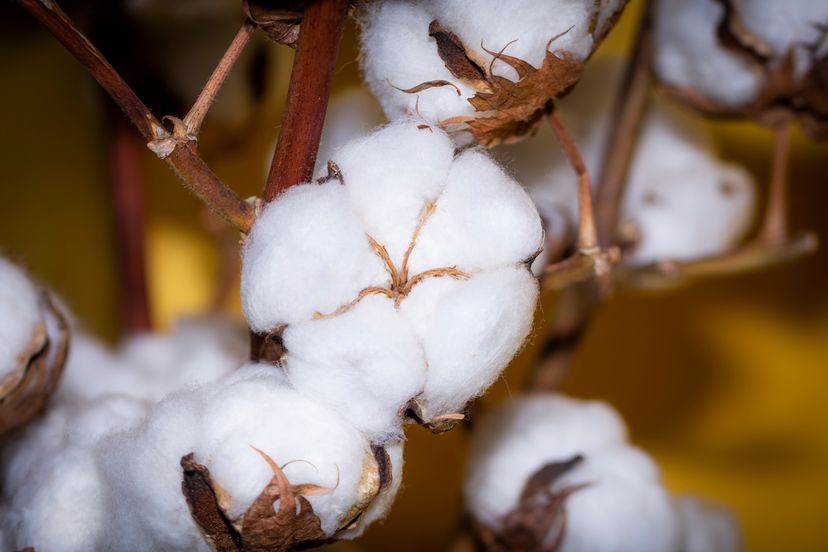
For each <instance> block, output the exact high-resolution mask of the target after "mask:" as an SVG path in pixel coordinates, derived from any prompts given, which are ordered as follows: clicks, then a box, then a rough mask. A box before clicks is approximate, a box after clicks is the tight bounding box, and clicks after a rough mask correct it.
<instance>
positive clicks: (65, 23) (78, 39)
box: [18, 0, 255, 232]
mask: <svg viewBox="0 0 828 552" xmlns="http://www.w3.org/2000/svg"><path fill="white" fill-rule="evenodd" d="M18 1H19V2H20V5H21V6H23V8H24V9H26V10H27V11H28V12H29V13H30V14H31V15H32V16H33V17H34V18H35V19H37V20H38V21H39V22H40V23H41V24H42V25H43V26H44V27H45V28H46V29H47V30H48V31H49V32H51V33H52V35H54V36H55V38H56V39H57V40H58V41H59V42H60V43H61V44H62V45H63V46H64V47H65V48H66V49H67V50H68V51H69V53H70V54H72V56H74V57H75V59H77V60H78V61H79V62H80V63H81V64H82V65H83V66H84V67H85V68H86V70H87V71H88V72H89V74H90V75H92V77H94V78H95V80H96V81H98V83H99V84H100V85H101V86H102V87H103V89H104V90H106V92H107V94H109V95H110V96H111V97H112V99H113V100H114V101H115V103H116V104H117V105H118V106H119V107H120V108H121V109H122V110H123V111H124V113H126V115H127V117H129V119H130V121H132V124H134V125H135V126H136V127H137V128H138V130H139V131H140V132H141V135H142V136H143V137H144V139H145V140H147V141H148V142H149V143H150V144H153V145H157V144H159V143H163V142H168V143H169V144H170V146H169V148H167V149H165V150H163V151H161V150H159V149H158V148H157V147H153V148H151V149H153V151H156V153H159V157H161V158H162V159H164V160H165V161H166V162H167V164H169V165H170V166H171V167H172V168H173V170H174V171H175V172H176V174H178V176H179V177H180V178H181V179H182V180H183V182H184V185H185V186H186V187H187V188H188V189H189V190H190V191H191V192H193V193H194V194H195V195H196V196H198V198H199V199H201V201H203V202H204V203H205V204H207V205H208V206H209V207H210V208H211V209H213V210H214V211H216V213H218V214H219V215H221V216H222V217H223V218H224V219H226V220H227V221H228V222H229V223H231V224H232V225H234V226H235V227H237V228H238V229H240V230H241V231H242V232H247V231H248V230H249V229H250V226H251V225H252V224H253V220H254V218H255V211H254V207H253V205H251V204H249V203H247V202H246V201H245V200H243V199H242V198H241V197H239V196H238V194H236V193H235V192H233V191H232V190H231V189H230V188H228V187H227V186H226V185H225V184H224V183H223V182H222V181H221V180H219V178H218V177H217V176H216V175H215V174H214V173H213V172H212V171H211V170H210V169H209V168H208V167H207V165H206V164H205V163H204V161H203V160H202V159H201V158H200V157H199V156H198V155H197V154H196V152H195V149H194V147H193V145H192V144H189V143H187V141H186V140H184V139H180V137H179V136H176V135H175V134H173V133H171V132H169V131H168V130H167V129H166V128H164V126H163V125H162V124H161V123H160V122H159V121H158V119H156V118H155V116H153V114H152V113H151V112H150V111H149V109H148V108H147V107H146V106H145V105H144V103H143V102H141V100H140V99H139V98H138V96H137V95H136V94H135V92H133V91H132V89H131V88H130V87H129V85H128V84H127V83H126V82H125V81H124V79H123V78H122V77H121V76H120V75H119V74H118V72H117V71H116V70H115V69H114V68H113V67H112V65H110V64H109V62H108V61H106V59H104V57H103V55H102V54H101V53H100V51H98V49H97V48H95V46H93V45H92V43H91V42H89V40H88V39H87V38H86V37H85V36H84V35H83V33H81V32H80V31H79V30H78V29H77V28H76V27H75V25H74V24H73V23H72V21H71V20H70V19H69V18H68V17H67V15H66V14H65V13H63V11H62V10H61V9H60V7H58V5H57V4H56V3H55V2H54V1H52V0H18Z"/></svg>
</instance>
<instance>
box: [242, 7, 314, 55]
mask: <svg viewBox="0 0 828 552" xmlns="http://www.w3.org/2000/svg"><path fill="white" fill-rule="evenodd" d="M307 3H308V2H305V1H302V0H287V1H279V0H244V12H245V13H246V14H247V17H248V18H249V19H250V20H251V21H253V22H254V23H255V24H256V25H257V26H259V27H260V28H261V29H262V30H263V31H264V32H265V33H266V34H267V36H268V37H269V38H270V39H271V40H273V41H274V42H277V43H279V44H284V45H285V46H290V47H291V48H296V41H297V40H299V26H300V24H301V22H302V11H303V10H304V9H305V4H307Z"/></svg>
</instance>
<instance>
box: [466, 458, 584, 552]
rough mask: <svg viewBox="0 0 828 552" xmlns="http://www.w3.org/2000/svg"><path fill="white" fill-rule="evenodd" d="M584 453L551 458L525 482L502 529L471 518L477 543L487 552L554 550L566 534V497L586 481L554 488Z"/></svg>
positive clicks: (553, 551)
mask: <svg viewBox="0 0 828 552" xmlns="http://www.w3.org/2000/svg"><path fill="white" fill-rule="evenodd" d="M582 460H583V457H582V456H580V455H577V456H574V457H572V458H571V459H569V460H566V461H563V462H551V463H549V464H546V465H544V466H543V467H541V468H540V469H539V470H538V471H536V472H535V473H534V474H533V475H532V476H531V477H530V478H529V480H528V481H527V482H526V484H525V485H524V487H523V491H522V492H521V495H520V498H519V499H518V505H517V506H516V507H515V509H514V510H512V511H511V512H509V513H508V514H507V515H506V516H505V518H504V519H503V522H502V524H501V529H500V530H499V531H494V530H493V529H491V528H489V527H487V526H485V525H483V524H480V523H477V522H474V521H472V529H473V533H474V536H475V538H476V541H477V544H478V547H479V548H480V549H481V550H485V551H487V552H507V551H510V550H524V551H526V552H555V551H556V550H559V549H560V547H561V544H562V543H563V539H564V536H565V535H566V508H565V505H566V500H567V499H568V498H569V497H570V496H571V495H572V494H573V493H575V492H577V491H579V490H580V489H582V488H584V487H586V484H580V485H569V486H566V487H563V488H561V489H558V490H554V489H553V486H554V484H555V482H556V481H557V480H558V479H560V477H561V476H563V475H564V474H566V473H567V472H569V471H570V470H571V469H572V468H574V467H575V466H577V465H578V464H579V463H580V462H581V461H582Z"/></svg>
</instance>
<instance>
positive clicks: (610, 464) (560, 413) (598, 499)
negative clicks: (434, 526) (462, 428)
mask: <svg viewBox="0 0 828 552" xmlns="http://www.w3.org/2000/svg"><path fill="white" fill-rule="evenodd" d="M463 489H464V496H465V500H466V507H467V508H468V511H469V513H470V515H471V518H472V520H473V524H474V525H475V526H476V528H477V536H478V540H479V543H480V544H481V545H482V546H483V548H484V549H488V550H507V549H521V550H562V551H567V552H570V551H586V550H589V551H622V550H623V551H627V550H629V551H631V552H632V551H644V550H652V551H653V552H655V551H660V552H665V551H675V552H678V551H679V550H680V532H679V521H678V519H677V517H676V515H675V513H674V510H673V506H672V502H671V499H670V496H669V494H668V493H667V491H666V490H665V489H664V488H663V486H662V483H661V481H660V475H659V472H658V469H657V467H656V466H655V465H654V464H653V462H652V460H650V459H649V457H647V456H646V455H645V454H644V453H643V452H642V451H640V450H638V449H636V448H635V447H632V446H630V445H628V444H627V443H626V429H625V427H624V424H623V422H622V421H621V420H620V418H619V417H618V415H617V414H616V413H615V412H613V411H612V409H610V408H609V407H608V406H607V405H605V404H603V403H599V402H593V401H577V400H574V399H569V398H567V397H563V396H561V395H554V394H550V395H540V394H538V395H531V396H526V397H520V398H514V399H511V400H509V401H507V402H506V403H505V404H504V405H503V406H501V407H500V408H497V409H495V410H493V411H491V412H490V413H488V414H487V415H486V416H485V417H484V418H483V419H482V420H481V421H480V423H479V425H477V426H476V427H475V429H474V434H473V436H472V441H471V447H470V451H469V457H468V461H467V466H466V476H465V481H464V487H463ZM515 547H517V548H515Z"/></svg>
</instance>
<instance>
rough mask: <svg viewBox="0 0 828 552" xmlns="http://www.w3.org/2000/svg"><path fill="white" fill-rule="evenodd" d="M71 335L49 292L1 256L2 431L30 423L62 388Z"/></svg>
mask: <svg viewBox="0 0 828 552" xmlns="http://www.w3.org/2000/svg"><path fill="white" fill-rule="evenodd" d="M68 340H69V328H68V324H67V322H66V317H65V315H64V314H63V313H62V311H61V310H60V309H59V308H58V307H56V306H55V301H54V300H53V299H52V297H51V295H50V293H49V292H48V291H47V290H45V289H42V288H40V286H37V285H36V284H34V283H33V282H32V281H31V280H30V279H29V277H28V276H27V275H26V274H25V273H24V272H23V271H22V270H21V269H20V268H18V267H17V266H15V265H14V264H12V263H11V262H9V261H7V260H6V259H4V258H2V257H0V435H1V434H3V433H6V432H7V431H10V430H12V429H14V428H16V427H20V426H22V425H24V424H26V423H27V422H28V421H29V420H30V419H31V418H32V417H33V416H35V415H36V414H37V413H38V412H39V411H40V410H41V409H42V408H43V406H44V405H45V404H46V402H47V400H48V399H49V397H50V396H51V395H52V393H53V391H54V390H55V388H56V387H57V384H58V382H59V380H60V377H61V374H62V373H63V365H64V362H65V360H66V350H67V345H68Z"/></svg>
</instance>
